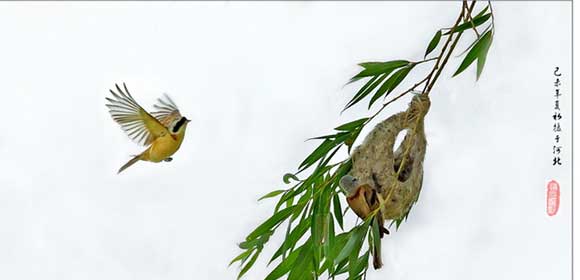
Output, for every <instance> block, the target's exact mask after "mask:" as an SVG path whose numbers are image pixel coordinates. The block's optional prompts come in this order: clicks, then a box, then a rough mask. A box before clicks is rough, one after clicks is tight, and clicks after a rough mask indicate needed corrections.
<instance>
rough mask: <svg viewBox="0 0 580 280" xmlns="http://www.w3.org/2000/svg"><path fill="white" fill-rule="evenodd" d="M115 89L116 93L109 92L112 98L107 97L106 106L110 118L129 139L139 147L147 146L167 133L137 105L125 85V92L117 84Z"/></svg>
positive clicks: (163, 127) (157, 121)
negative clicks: (139, 145)
mask: <svg viewBox="0 0 580 280" xmlns="http://www.w3.org/2000/svg"><path fill="white" fill-rule="evenodd" d="M115 87H116V88H117V91H118V92H117V93H116V92H115V91H113V90H109V91H110V92H111V93H112V94H113V97H114V98H108V97H107V101H109V103H108V104H106V105H107V107H108V108H109V113H111V117H113V119H114V120H115V121H116V122H117V123H119V125H121V128H122V129H123V130H124V131H125V132H126V133H127V135H128V136H129V138H131V139H133V141H135V142H137V143H139V144H141V145H149V144H151V142H153V141H154V140H155V139H157V137H160V136H164V135H166V134H168V133H169V131H168V130H167V127H165V126H164V125H163V124H161V123H160V122H159V120H157V119H156V118H155V117H153V116H151V115H150V114H149V113H147V111H145V110H144V109H143V108H142V107H141V106H139V104H137V101H135V99H133V96H131V94H130V93H129V90H127V86H126V85H125V83H123V88H124V89H125V91H123V90H122V89H121V88H120V87H119V85H117V84H115Z"/></svg>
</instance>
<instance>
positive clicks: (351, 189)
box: [339, 175, 389, 269]
mask: <svg viewBox="0 0 580 280" xmlns="http://www.w3.org/2000/svg"><path fill="white" fill-rule="evenodd" d="M339 184H340V186H341V187H342V189H343V190H344V191H345V192H346V202H347V203H348V206H349V207H350V209H352V211H353V212H354V213H355V214H356V215H357V216H359V218H361V219H363V220H364V219H366V218H367V217H368V216H369V215H370V214H371V213H372V212H373V211H375V210H376V209H377V208H379V207H380V206H381V202H380V198H379V194H378V193H377V191H376V190H375V189H373V188H372V187H371V186H369V185H368V184H360V183H359V182H358V179H357V178H355V177H353V176H351V175H345V176H343V177H342V178H340V181H339ZM373 219H377V222H378V225H379V232H380V237H381V238H382V237H383V236H384V234H389V230H387V229H386V228H385V227H384V226H383V224H384V220H383V217H382V214H381V212H380V210H379V211H378V212H377V214H376V215H375V216H374V217H373ZM380 252H381V248H373V267H374V268H375V269H379V268H381V267H382V266H383V262H382V260H381V253H380Z"/></svg>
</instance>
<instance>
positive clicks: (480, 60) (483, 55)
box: [476, 30, 493, 80]
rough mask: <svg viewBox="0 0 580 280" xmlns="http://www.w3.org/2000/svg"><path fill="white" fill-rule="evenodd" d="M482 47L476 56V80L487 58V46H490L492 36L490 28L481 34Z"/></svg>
mask: <svg viewBox="0 0 580 280" xmlns="http://www.w3.org/2000/svg"><path fill="white" fill-rule="evenodd" d="M481 40H482V41H483V42H482V47H481V51H480V52H479V55H478V56H477V75H476V80H479V77H480V76H481V72H483V66H485V60H486V59H487V53H488V51H489V47H491V43H492V42H493V36H492V34H491V30H490V31H488V32H487V33H485V34H484V35H483V37H482V38H481Z"/></svg>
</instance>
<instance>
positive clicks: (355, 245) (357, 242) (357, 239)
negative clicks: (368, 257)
mask: <svg viewBox="0 0 580 280" xmlns="http://www.w3.org/2000/svg"><path fill="white" fill-rule="evenodd" d="M367 229H368V223H366V222H365V223H364V224H363V225H360V226H358V227H356V228H354V229H353V230H352V231H351V232H350V234H349V235H350V237H349V239H348V241H347V242H346V245H344V248H342V251H340V254H338V256H337V257H336V259H335V260H334V262H335V263H339V262H341V261H343V260H344V259H346V258H347V257H349V256H350V255H351V254H352V253H353V251H355V250H357V249H359V250H360V246H361V245H362V243H363V240H364V237H365V235H366V233H367ZM357 253H358V251H357Z"/></svg>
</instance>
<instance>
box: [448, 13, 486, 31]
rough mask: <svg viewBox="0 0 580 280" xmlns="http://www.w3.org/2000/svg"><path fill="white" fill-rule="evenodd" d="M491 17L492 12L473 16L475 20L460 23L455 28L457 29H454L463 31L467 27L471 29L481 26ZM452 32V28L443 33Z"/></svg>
mask: <svg viewBox="0 0 580 280" xmlns="http://www.w3.org/2000/svg"><path fill="white" fill-rule="evenodd" d="M490 17H491V13H489V14H485V15H482V16H479V17H474V18H473V21H468V22H466V23H463V24H460V25H458V26H457V27H456V28H455V30H453V33H457V32H462V31H465V30H467V29H471V28H473V27H477V26H480V25H482V24H483V23H485V22H486V21H487V20H488V19H489V18H490ZM450 33H451V30H449V31H447V32H446V33H445V34H443V35H448V34H450Z"/></svg>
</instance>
